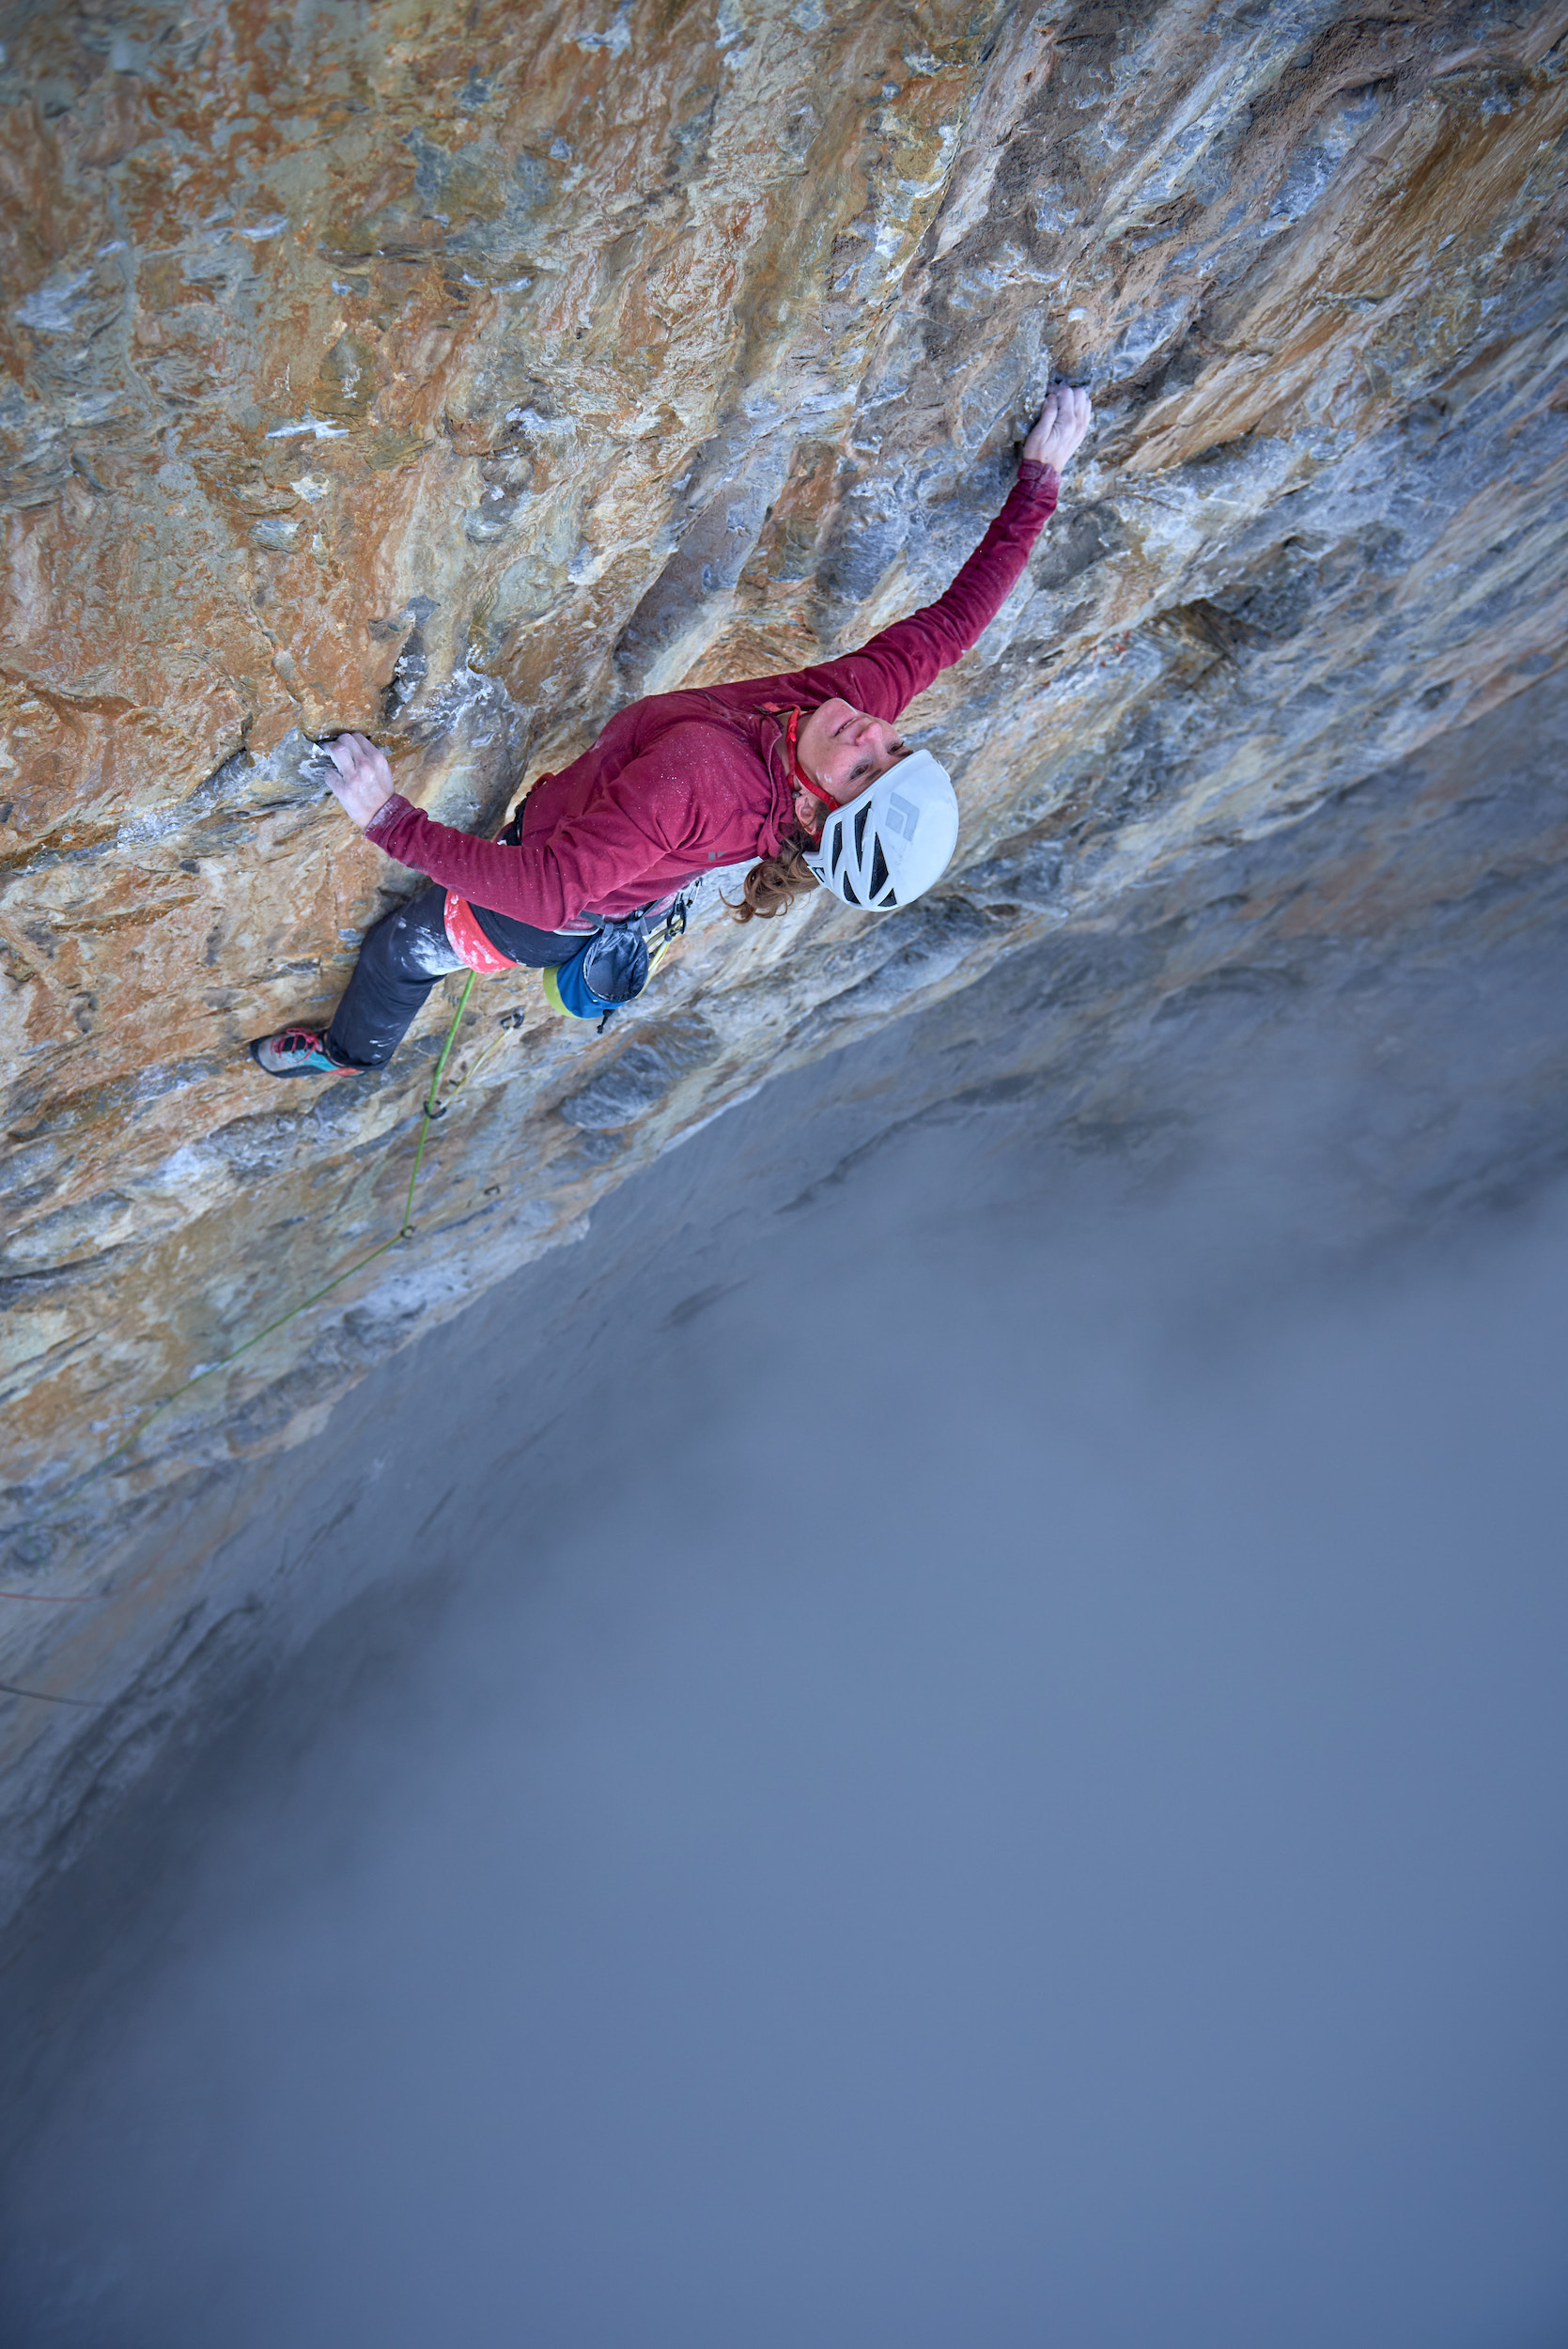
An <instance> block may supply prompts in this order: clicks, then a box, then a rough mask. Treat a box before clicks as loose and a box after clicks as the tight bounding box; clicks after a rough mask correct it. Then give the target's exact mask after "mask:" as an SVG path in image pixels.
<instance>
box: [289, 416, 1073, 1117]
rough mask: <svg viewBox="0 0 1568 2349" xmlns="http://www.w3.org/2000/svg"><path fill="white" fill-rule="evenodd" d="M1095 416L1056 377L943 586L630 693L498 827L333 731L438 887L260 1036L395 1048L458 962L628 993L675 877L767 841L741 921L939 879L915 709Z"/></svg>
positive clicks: (343, 784)
mask: <svg viewBox="0 0 1568 2349" xmlns="http://www.w3.org/2000/svg"><path fill="white" fill-rule="evenodd" d="M1089 425H1090V407H1089V397H1088V394H1087V393H1086V392H1081V391H1078V390H1076V389H1074V388H1073V387H1072V386H1070V385H1066V384H1063V385H1061V386H1060V387H1059V388H1057V389H1055V390H1053V391H1052V392H1051V393H1050V395H1049V397H1048V398H1047V400H1046V404H1045V406H1044V408H1043V409H1042V411H1041V412H1040V416H1039V419H1038V421H1037V423H1036V424H1035V426H1034V428H1033V429H1032V431H1031V433H1030V435H1029V438H1028V439H1027V441H1026V442H1025V443H1024V449H1023V461H1022V464H1021V465H1020V467H1019V470H1018V478H1017V482H1016V484H1015V485H1014V488H1013V490H1012V493H1011V494H1010V496H1009V497H1008V500H1007V503H1006V504H1005V506H1003V507H1002V509H1001V513H1000V514H999V515H998V516H997V519H996V521H994V522H993V523H992V524H991V526H990V528H989V530H987V532H986V536H985V537H984V538H983V539H982V540H981V542H980V545H979V546H978V548H977V549H976V550H975V552H974V553H973V554H971V555H970V559H969V561H968V562H967V563H966V564H965V565H964V568H963V569H962V570H961V571H960V572H959V573H958V576H957V578H956V579H955V581H954V583H953V584H952V586H951V587H950V588H949V589H948V590H947V593H946V594H945V595H944V596H942V597H941V598H940V599H939V601H938V602H936V603H933V604H930V605H928V606H927V607H926V608H925V610H924V611H923V612H916V613H914V614H911V616H910V617H909V618H908V619H907V620H900V621H898V622H897V623H896V624H895V625H894V626H893V627H892V628H888V629H884V630H882V631H881V633H880V635H877V636H874V637H873V638H872V639H871V642H870V643H869V644H868V645H862V647H861V649H860V650H859V652H852V653H846V655H845V656H844V658H843V659H842V660H838V661H823V662H821V663H819V664H818V665H817V666H815V667H814V668H810V669H796V670H791V671H789V672H788V673H787V674H785V675H784V676H782V677H752V678H749V679H748V680H746V681H745V682H744V683H742V684H738V685H714V686H705V687H702V688H700V689H695V690H691V691H687V692H675V693H654V694H650V695H649V696H648V698H647V699H646V700H645V701H637V702H632V703H631V704H629V707H628V708H625V709H623V710H621V711H620V712H619V713H618V715H617V716H615V717H613V718H612V719H611V721H610V723H609V724H608V725H607V726H606V727H605V729H604V731H603V733H602V734H601V735H600V736H599V738H598V740H597V741H596V742H595V743H594V745H593V747H592V749H591V750H588V751H585V752H584V753H583V754H582V757H581V758H578V759H574V760H573V762H572V764H571V765H570V766H569V767H567V768H565V769H563V770H562V771H561V773H560V774H557V775H546V776H544V777H542V778H541V779H540V781H539V782H538V783H537V784H536V786H535V787H534V789H533V790H532V791H531V792H530V793H529V795H528V797H527V799H526V800H525V801H523V803H522V807H521V809H520V812H519V814H518V815H517V817H515V818H514V819H513V821H512V822H511V823H510V824H509V825H508V826H507V827H506V829H505V832H503V833H502V835H501V837H500V839H499V840H480V839H476V838H474V835H473V834H472V833H470V832H454V831H453V830H452V829H451V828H450V826H448V825H446V824H436V823H432V822H431V820H430V818H429V817H427V816H425V815H422V814H421V812H420V811H419V809H418V808H416V807H412V806H411V805H410V803H409V801H407V800H405V799H402V798H400V797H399V796H398V794H397V793H396V791H395V790H394V789H393V787H392V770H391V769H390V767H389V766H388V765H387V762H386V758H385V756H384V755H383V754H382V753H381V752H380V751H379V750H378V749H377V748H376V746H375V744H374V743H372V742H370V741H367V740H366V739H365V736H364V735H363V734H344V735H339V736H338V738H337V739H336V740H335V741H333V742H330V743H328V744H327V745H325V748H326V750H327V753H328V755H329V756H330V758H331V760H332V762H333V766H334V770H335V771H334V774H333V775H332V776H331V777H330V778H329V780H330V781H331V784H332V788H333V790H334V792H335V793H336V795H337V797H338V799H339V800H340V801H342V803H343V806H344V809H345V810H346V812H347V813H348V815H349V817H350V818H351V819H352V821H353V822H354V823H356V824H358V825H359V826H360V828H361V830H362V831H363V832H365V837H366V838H367V839H369V840H373V841H374V842H375V844H376V846H377V847H378V848H382V849H384V850H385V851H386V853H387V854H388V855H389V856H392V857H396V859H397V861H398V863H401V864H408V865H411V866H412V867H413V869H414V870H415V871H416V872H420V873H427V874H428V876H429V878H430V879H431V881H432V883H433V884H434V886H433V887H431V888H429V889H427V890H425V891H424V892H423V893H422V894H420V895H419V896H417V897H414V898H413V899H411V901H410V903H409V904H407V905H406V906H403V907H401V908H400V909H399V910H396V912H393V913H389V914H388V915H386V917H385V918H384V920H382V921H380V922H378V923H377V925H376V926H375V927H374V928H373V929H372V930H371V931H370V932H369V934H368V936H367V937H366V939H365V944H364V946H363V947H362V948H361V950H360V957H359V962H358V964H357V966H356V968H355V971H354V975H353V977H352V978H351V979H350V981H349V989H348V992H347V994H346V995H345V996H344V998H343V1001H342V1002H341V1003H339V1004H338V1007H337V1010H336V1011H335V1013H334V1016H333V1019H332V1023H331V1025H330V1026H329V1027H328V1028H327V1029H326V1031H325V1033H324V1034H323V1033H322V1032H320V1031H318V1030H317V1029H314V1028H307V1027H298V1026H296V1027H291V1028H285V1029H283V1030H282V1032H281V1033H280V1034H276V1035H270V1036H264V1037H262V1038H260V1039H259V1040H258V1041H257V1042H256V1043H255V1044H253V1045H252V1046H251V1048H250V1049H251V1052H252V1054H253V1056H254V1058H255V1059H256V1063H257V1065H258V1066H260V1067H262V1068H264V1069H265V1070H266V1071H267V1073H268V1075H269V1076H272V1077H300V1076H306V1075H316V1074H319V1075H323V1076H325V1075H329V1074H332V1073H334V1072H337V1071H342V1070H349V1069H356V1068H358V1069H365V1068H381V1067H384V1066H385V1065H386V1063H387V1062H388V1061H389V1060H390V1059H391V1058H392V1055H393V1053H394V1052H395V1051H396V1048H397V1046H398V1044H399V1043H400V1042H401V1041H402V1038H403V1036H404V1035H405V1034H407V1032H408V1029H409V1028H410V1026H411V1023H412V1021H413V1019H414V1018H415V1015H416V1014H417V1013H418V1011H419V1009H420V1006H421V1005H422V1004H423V1003H424V1002H425V999H426V997H427V995H428V993H429V991H430V989H431V988H432V987H433V986H434V985H435V983H436V981H437V980H438V979H439V978H442V977H443V976H444V975H445V974H446V973H447V972H452V971H458V970H461V969H462V968H463V967H464V966H465V965H466V966H467V967H468V968H469V969H471V970H474V971H484V972H494V971H505V970H507V969H509V968H511V967H512V966H513V965H515V964H518V963H526V964H528V965H531V966H532V967H534V968H536V969H545V970H550V971H551V972H552V979H553V985H554V988H555V991H556V998H557V1001H559V1002H560V1003H561V1004H562V1007H563V1008H565V1009H569V1010H574V1011H577V1012H580V1013H582V1014H585V1015H588V1016H594V1015H596V1014H598V1012H601V1011H607V1010H610V1009H613V1007H614V1005H615V1004H616V1003H622V1002H625V1001H627V1000H628V999H629V997H630V996H631V995H633V994H635V993H636V992H637V990H638V988H639V987H640V986H641V984H642V982H643V979H644V977H645V975H646V971H647V948H646V944H645V939H646V936H647V934H648V932H649V931H650V930H651V928H652V927H653V926H654V925H656V924H657V923H659V922H660V921H662V920H663V919H664V917H665V915H666V913H667V911H668V910H669V909H670V908H671V907H672V906H674V905H675V901H676V899H677V897H678V895H679V893H680V891H681V890H682V889H684V888H688V887H690V886H691V883H692V882H693V881H695V880H696V879H698V878H699V877H700V876H701V875H702V874H703V873H705V872H706V871H708V870H710V869H711V868H712V867H714V866H716V865H722V864H731V863H737V862H738V861H739V860H740V859H742V858H745V857H755V858H756V859H757V860H758V862H757V863H754V864H753V866H752V869H751V871H750V872H749V873H748V874H747V875H746V878H745V880H744V882H743V883H742V895H741V902H740V903H739V905H738V906H737V908H736V909H735V913H736V918H737V921H741V922H749V921H753V920H754V919H757V918H758V917H762V918H766V917H768V916H769V915H772V914H775V913H782V912H784V910H786V908H787V907H788V906H789V905H790V903H791V902H792V901H793V899H794V898H796V897H797V896H799V895H800V894H801V893H802V892H804V891H806V890H810V889H815V888H816V887H818V886H821V887H823V888H827V889H831V891H832V892H833V893H834V894H835V895H836V896H839V897H841V898H842V899H843V900H844V901H845V903H846V904H847V905H851V906H862V907H867V908H873V909H879V908H884V907H890V906H895V905H908V902H909V901H910V899H911V898H912V897H918V896H919V895H920V894H922V892H923V891H924V890H927V889H929V888H930V887H931V885H932V883H933V882H934V881H935V880H937V879H939V876H940V874H941V872H942V871H943V869H944V867H945V866H946V864H947V862H948V859H949V858H950V857H951V856H952V854H953V850H954V847H955V842H956V840H957V836H958V802H957V800H956V798H955V795H954V790H953V784H952V781H951V779H950V777H949V775H948V773H947V771H946V770H945V769H944V768H942V767H940V766H939V765H938V763H937V761H936V759H935V758H933V756H932V755H931V754H930V752H929V751H911V750H908V749H907V748H906V746H905V744H904V742H903V740H902V739H901V738H900V736H899V732H898V726H897V719H898V715H899V712H900V711H901V710H902V709H904V708H906V707H907V706H908V704H909V703H910V702H911V701H913V700H914V698H915V695H916V694H917V693H923V692H924V691H925V688H926V687H927V686H928V685H929V684H930V683H931V682H932V680H933V678H934V677H937V676H938V675H939V672H940V671H941V670H943V669H945V668H949V667H951V665H952V663H953V662H954V661H956V660H958V659H959V657H960V655H962V654H963V653H966V652H968V651H969V649H970V646H971V645H973V644H974V643H975V641H976V639H977V638H978V637H979V635H980V633H981V631H982V630H984V629H985V628H986V624H987V623H988V622H989V621H990V620H992V619H993V618H994V617H995V615H996V614H997V612H998V611H999V610H1000V609H1001V604H1002V602H1003V600H1004V599H1005V598H1006V596H1007V594H1008V592H1009V590H1010V589H1011V588H1012V586H1013V585H1014V583H1015V582H1016V581H1017V577H1018V575H1019V573H1020V572H1021V571H1022V569H1023V568H1024V565H1025V563H1026V562H1027V560H1028V557H1029V552H1030V549H1031V548H1032V546H1033V544H1034V541H1035V539H1036V538H1037V537H1039V535H1040V532H1041V530H1042V529H1043V527H1044V526H1045V524H1046V522H1047V521H1048V520H1049V518H1050V516H1051V514H1052V513H1053V512H1054V511H1055V508H1056V492H1057V485H1058V481H1059V477H1060V475H1061V474H1062V473H1063V470H1064V469H1065V467H1066V465H1067V463H1068V460H1069V459H1071V457H1072V455H1073V452H1074V451H1075V449H1076V448H1077V447H1078V445H1079V442H1080V441H1081V440H1082V439H1083V436H1084V434H1085V433H1086V432H1087V431H1088V429H1089Z"/></svg>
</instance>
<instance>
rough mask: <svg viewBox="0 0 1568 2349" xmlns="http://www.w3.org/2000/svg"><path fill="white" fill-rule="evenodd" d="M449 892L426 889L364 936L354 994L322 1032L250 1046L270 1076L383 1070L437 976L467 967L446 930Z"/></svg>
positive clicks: (299, 1031) (294, 1032) (296, 1031)
mask: <svg viewBox="0 0 1568 2349" xmlns="http://www.w3.org/2000/svg"><path fill="white" fill-rule="evenodd" d="M445 907H446V892H445V890H444V889H437V888H434V887H431V888H429V889H425V890H422V891H421V892H420V894H419V895H418V896H417V897H414V898H411V900H410V902H409V903H408V904H407V905H406V906H398V907H396V909H395V910H393V911H392V912H391V913H389V914H386V915H385V916H383V918H382V919H381V920H380V922H378V923H377V924H376V926H375V927H374V929H372V930H370V931H368V932H367V933H366V935H365V943H364V945H363V946H362V947H361V948H360V950H359V960H358V962H357V963H356V964H355V966H354V975H353V977H352V978H351V979H350V980H349V988H348V992H347V993H346V994H345V996H344V998H343V1001H342V1002H341V1003H339V1004H338V1006H337V1009H336V1011H335V1012H334V1014H333V1018H332V1025H331V1026H330V1027H329V1028H328V1029H327V1031H326V1033H325V1034H320V1033H319V1032H318V1031H317V1030H316V1029H313V1028H302V1027H293V1028H285V1029H283V1030H282V1031H281V1032H280V1033H279V1034H277V1035H270V1036H263V1037H261V1038H260V1039H259V1040H258V1041H257V1042H256V1043H255V1044H253V1045H252V1046H251V1057H252V1059H253V1060H254V1061H255V1062H256V1066H257V1067H258V1068H264V1069H265V1070H266V1072H267V1074H268V1075H269V1076H270V1077H293V1076H302V1077H303V1076H315V1075H320V1076H328V1075H331V1074H332V1073H333V1072H334V1070H337V1069H353V1068H384V1067H385V1066H386V1064H387V1062H388V1061H389V1060H390V1059H391V1058H392V1055H393V1053H394V1052H395V1051H396V1050H397V1047H398V1045H399V1044H401V1042H402V1040H403V1038H404V1036H405V1035H406V1034H408V1032H409V1029H410V1028H411V1026H412V1024H413V1021H414V1019H416V1018H417V1016H418V1014H419V1012H420V1010H421V1009H422V1007H423V1005H424V1003H425V1000H426V998H427V995H428V994H429V992H430V989H431V988H433V987H434V985H435V984H436V981H437V980H438V979H441V978H444V977H445V976H446V974H447V972H450V971H460V970H461V969H462V968H463V961H462V957H461V956H460V955H458V954H457V953H456V952H455V951H454V949H453V947H452V945H451V943H450V941H448V939H447V935H446V924H445V920H444V918H443V917H444V913H445Z"/></svg>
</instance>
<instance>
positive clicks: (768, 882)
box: [724, 825, 822, 922]
mask: <svg viewBox="0 0 1568 2349" xmlns="http://www.w3.org/2000/svg"><path fill="white" fill-rule="evenodd" d="M815 846H816V843H815V840H814V839H813V838H812V837H811V835H810V834H809V833H808V832H802V831H801V830H800V827H799V825H797V826H796V828H795V829H794V831H793V832H786V833H785V834H784V838H783V840H781V841H780V843H779V853H778V855H777V856H765V857H763V858H762V859H761V861H760V862H759V863H756V864H753V867H752V869H751V871H750V872H749V873H748V874H747V876H746V878H745V879H744V880H743V881H742V882H741V884H740V900H741V901H740V903H739V904H738V905H737V904H736V903H735V902H734V900H733V899H731V898H729V897H726V898H725V899H724V903H725V905H727V906H728V907H729V910H730V913H731V915H732V917H733V918H734V919H735V920H736V921H737V922H770V921H771V920H772V918H773V916H774V914H776V913H787V912H788V911H789V909H790V907H791V906H792V905H793V904H794V903H795V900H796V898H797V897H803V896H804V895H805V894H806V893H807V891H808V890H812V889H819V888H820V887H821V885H822V884H821V882H820V881H819V880H818V879H817V878H816V875H815V873H814V872H812V871H810V870H809V868H808V867H807V864H806V850H807V849H808V848H815Z"/></svg>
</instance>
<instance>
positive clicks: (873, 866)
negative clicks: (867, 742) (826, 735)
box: [804, 751, 958, 910]
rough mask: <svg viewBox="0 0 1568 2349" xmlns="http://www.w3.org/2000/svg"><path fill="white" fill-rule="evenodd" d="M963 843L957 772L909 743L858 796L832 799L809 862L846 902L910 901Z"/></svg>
mask: <svg viewBox="0 0 1568 2349" xmlns="http://www.w3.org/2000/svg"><path fill="white" fill-rule="evenodd" d="M957 845H958V797H957V794H956V792H955V790H954V788H953V778H952V776H951V775H950V774H949V773H948V771H947V769H946V768H945V767H941V766H939V765H938V763H937V761H936V760H935V759H934V758H933V757H932V755H931V754H930V752H929V751H911V752H910V753H909V754H908V757H907V758H901V759H900V760H899V761H898V763H897V765H896V766H895V767H890V768H889V770H888V771H887V773H886V774H885V775H878V776H877V780H876V782H875V783H874V784H873V785H872V786H871V787H870V789H869V790H866V791H862V793H861V795H860V797H859V798H858V799H854V800H846V801H845V802H844V805H843V806H842V807H835V808H834V810H833V812H832V814H831V816H830V817H828V819H827V821H826V822H825V823H824V825H823V827H822V837H821V839H820V840H819V841H818V842H817V844H816V846H815V848H810V849H808V850H807V851H806V855H805V859H804V862H805V863H806V865H807V867H808V869H809V870H810V871H811V872H813V873H815V875H816V878H817V879H818V880H819V881H820V882H821V883H822V886H823V888H824V889H831V891H832V893H833V894H834V896H835V897H842V898H843V899H844V902H845V904H846V906H863V907H868V908H875V909H877V910H880V909H881V908H882V907H883V906H907V905H908V902H909V900H910V898H911V897H919V896H922V895H924V892H925V891H926V890H927V889H929V888H930V887H931V884H932V883H933V881H937V880H939V879H941V877H942V875H943V873H945V872H946V870H947V865H948V860H949V858H950V857H951V856H952V854H953V851H954V849H955V848H956V847H957Z"/></svg>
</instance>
